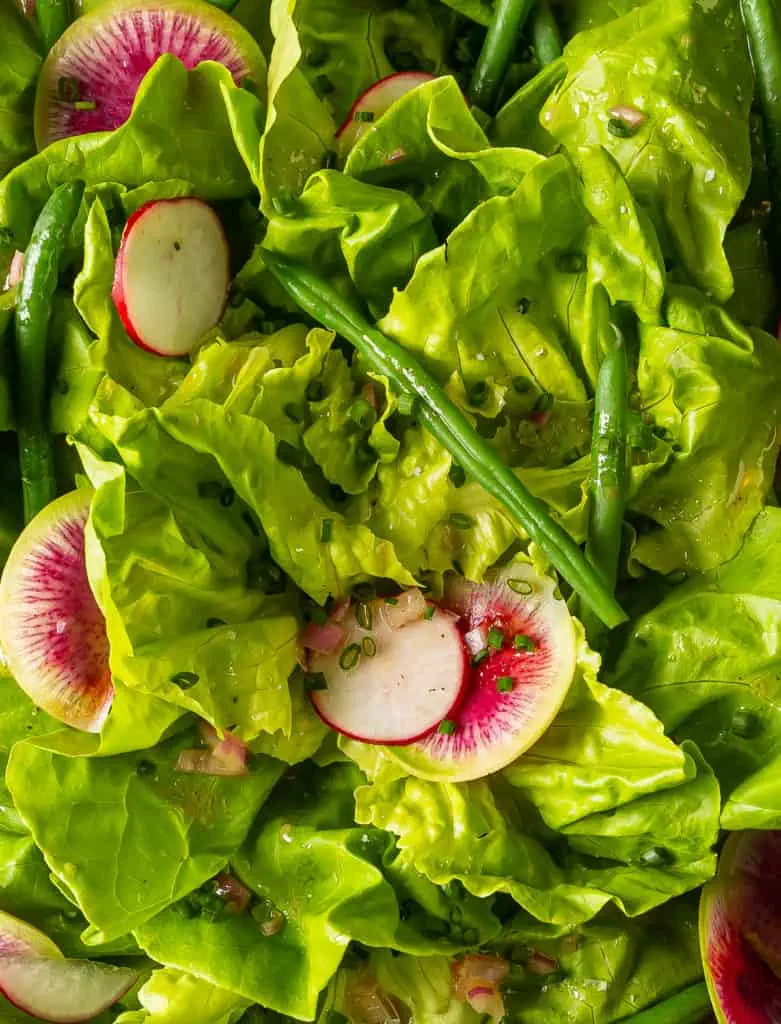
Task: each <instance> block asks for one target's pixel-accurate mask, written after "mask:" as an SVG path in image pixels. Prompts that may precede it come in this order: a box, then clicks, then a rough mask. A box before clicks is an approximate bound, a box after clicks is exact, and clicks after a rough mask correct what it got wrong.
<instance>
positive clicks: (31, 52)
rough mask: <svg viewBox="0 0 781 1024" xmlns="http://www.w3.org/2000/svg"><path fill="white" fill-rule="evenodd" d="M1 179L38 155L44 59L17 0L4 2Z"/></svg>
mask: <svg viewBox="0 0 781 1024" xmlns="http://www.w3.org/2000/svg"><path fill="white" fill-rule="evenodd" d="M0 39H2V40H3V60H2V63H0V177H3V176H4V175H5V174H7V173H8V172H9V171H10V170H11V169H12V168H13V167H15V166H16V165H17V164H19V163H21V162H22V161H23V160H25V159H26V158H27V157H28V156H30V155H31V154H32V153H34V152H35V139H34V137H33V104H34V100H35V83H36V81H37V78H38V72H39V70H40V67H41V57H40V54H39V53H38V48H37V46H36V44H35V38H34V35H33V32H32V29H31V27H30V24H29V22H28V21H27V20H26V19H25V18H24V17H22V14H21V12H20V10H19V7H18V5H17V4H16V3H14V0H2V2H0ZM1 220H2V218H0V221H1Z"/></svg>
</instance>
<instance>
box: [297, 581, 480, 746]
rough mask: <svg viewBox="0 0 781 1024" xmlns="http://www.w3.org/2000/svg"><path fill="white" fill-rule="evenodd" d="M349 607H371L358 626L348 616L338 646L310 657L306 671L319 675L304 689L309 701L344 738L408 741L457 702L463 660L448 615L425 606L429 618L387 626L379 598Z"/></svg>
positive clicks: (434, 724) (463, 676)
mask: <svg viewBox="0 0 781 1024" xmlns="http://www.w3.org/2000/svg"><path fill="white" fill-rule="evenodd" d="M356 607H357V608H360V607H368V608H370V609H371V613H370V617H371V623H369V621H368V619H367V618H366V617H365V616H362V621H363V626H362V625H359V623H358V621H357V620H356V617H355V614H353V612H350V613H348V615H347V617H346V619H345V621H344V624H343V625H344V628H345V630H346V634H347V636H346V640H345V644H344V647H342V648H341V650H339V651H336V652H334V654H332V655H322V654H316V655H314V656H313V657H312V659H311V660H310V666H309V667H310V669H311V671H312V672H322V674H323V676H324V678H325V682H326V687H325V689H322V690H315V691H314V692H313V693H312V703H313V704H314V706H315V710H316V711H317V713H318V714H319V715H320V717H321V718H322V719H323V721H324V722H325V723H326V725H329V726H330V727H331V728H332V729H336V730H337V732H340V733H342V734H343V735H345V736H350V737H352V738H353V739H357V740H363V741H364V742H365V743H387V744H396V743H412V742H413V741H414V740H416V739H419V738H420V737H421V736H426V735H427V734H428V733H430V732H431V730H432V729H436V728H437V726H438V725H439V723H440V722H441V721H442V719H443V718H447V716H448V715H450V714H453V712H454V709H455V708H456V707H457V706H458V703H459V701H460V700H461V696H462V693H463V688H464V685H465V681H466V677H467V667H468V665H467V659H466V653H465V649H464V644H463V641H462V639H461V634H460V633H459V631H458V628H457V627H456V621H455V618H454V617H453V616H452V615H448V614H447V612H443V611H442V610H441V609H439V608H435V607H434V606H433V605H432V606H431V607H432V609H433V610H432V612H431V614H430V617H429V618H425V617H420V618H418V619H415V620H414V621H412V622H407V624H406V625H404V626H401V627H398V628H394V627H393V625H392V624H391V623H390V622H389V621H388V618H387V617H386V616H385V615H384V614H383V602H382V601H375V602H373V603H372V604H371V605H368V606H361V605H358V606H356ZM389 607H393V606H389ZM368 625H371V628H370V629H368V628H363V627H364V626H368Z"/></svg>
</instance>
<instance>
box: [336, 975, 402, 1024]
mask: <svg viewBox="0 0 781 1024" xmlns="http://www.w3.org/2000/svg"><path fill="white" fill-rule="evenodd" d="M347 1000H348V1004H349V1005H348V1007H347V1010H348V1017H349V1019H350V1021H351V1022H352V1024H401V1014H400V1012H399V1008H398V1007H397V1006H396V1005H395V1003H394V1002H393V1000H392V999H391V998H390V997H389V996H388V995H387V994H386V993H385V992H383V991H382V989H381V988H380V986H379V985H378V984H377V982H376V981H375V979H374V978H372V977H371V975H366V976H364V977H362V978H360V979H359V980H357V981H356V982H354V983H353V984H352V985H351V986H350V989H349V992H348V995H347Z"/></svg>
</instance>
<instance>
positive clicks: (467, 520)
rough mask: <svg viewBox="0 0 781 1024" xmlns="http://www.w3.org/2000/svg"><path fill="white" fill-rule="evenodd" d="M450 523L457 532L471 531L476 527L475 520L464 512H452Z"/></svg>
mask: <svg viewBox="0 0 781 1024" xmlns="http://www.w3.org/2000/svg"><path fill="white" fill-rule="evenodd" d="M450 522H451V524H452V525H453V526H455V528H456V529H457V530H471V529H472V527H473V526H474V525H475V521H474V519H473V518H472V517H471V516H468V515H466V514H465V513H464V512H451V513H450Z"/></svg>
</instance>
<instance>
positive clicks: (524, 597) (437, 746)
mask: <svg viewBox="0 0 781 1024" xmlns="http://www.w3.org/2000/svg"><path fill="white" fill-rule="evenodd" d="M509 584H512V585H514V586H516V587H518V588H519V589H520V590H522V591H524V593H521V594H519V593H516V592H515V591H514V590H513V589H512V588H511V586H510V585H509ZM445 602H446V604H447V606H448V607H449V608H450V609H451V610H452V611H453V612H454V613H456V614H459V615H460V616H461V617H460V619H459V627H460V629H461V630H462V632H463V634H464V636H468V637H469V638H470V645H471V646H472V647H474V645H475V643H476V638H477V637H479V636H481V635H482V636H485V638H486V642H485V648H484V649H483V651H482V652H477V654H475V652H474V651H473V652H472V666H473V667H472V669H471V672H470V675H469V682H468V685H467V687H466V690H465V693H464V695H463V699H462V700H461V702H460V704H459V706H458V707H457V709H456V710H455V711H454V712H453V713H452V714H451V715H449V716H447V717H448V719H449V720H448V721H447V722H446V723H443V725H441V726H440V727H439V728H438V729H437V730H435V731H433V732H431V733H430V734H429V735H428V736H427V737H426V738H425V739H423V740H422V741H420V742H418V743H416V744H414V745H410V746H406V747H399V748H394V749H393V750H392V751H391V754H392V756H393V757H394V759H395V760H397V761H399V763H400V764H402V765H403V766H404V767H405V768H406V770H407V771H409V772H410V773H411V774H413V775H418V776H420V777H421V778H430V779H443V780H444V779H447V780H449V781H464V780H468V779H475V778H482V777H483V776H485V775H488V774H491V773H492V772H496V771H499V770H500V769H501V768H504V767H505V766H506V765H508V764H509V763H510V762H511V761H514V760H515V759H516V758H517V757H519V756H520V754H522V753H523V752H524V751H525V750H527V749H528V748H529V747H530V746H531V744H532V743H533V742H534V741H535V740H536V739H538V738H539V736H540V735H541V734H542V733H543V732H544V731H545V729H546V728H547V727H548V725H549V724H550V722H551V720H552V719H553V717H554V716H555V714H556V712H557V711H558V709H559V707H560V706H561V704H562V701H563V700H564V697H565V696H566V694H567V691H568V689H569V686H570V683H571V682H572V678H573V675H574V671H575V634H574V627H573V624H572V619H571V617H570V615H569V612H568V611H567V607H566V604H565V603H564V601H562V600H561V599H560V598H558V597H556V596H555V594H554V583H553V581H552V580H549V579H546V578H540V577H537V576H536V575H535V574H534V572H533V570H531V568H530V567H528V566H520V567H518V568H513V569H511V570H506V571H505V573H504V574H502V575H500V576H498V577H496V578H495V579H494V580H493V581H492V582H489V583H487V584H484V585H481V586H478V585H475V584H470V583H466V582H464V581H460V582H459V583H457V584H454V585H453V586H451V587H450V588H449V590H448V591H446V593H445ZM516 638H517V639H516Z"/></svg>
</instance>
